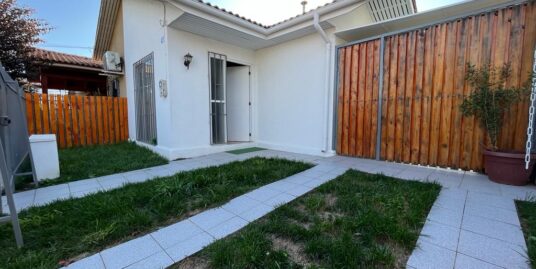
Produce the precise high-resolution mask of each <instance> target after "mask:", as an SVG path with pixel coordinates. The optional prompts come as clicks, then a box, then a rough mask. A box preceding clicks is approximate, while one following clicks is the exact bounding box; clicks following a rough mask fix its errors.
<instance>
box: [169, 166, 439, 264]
mask: <svg viewBox="0 0 536 269" xmlns="http://www.w3.org/2000/svg"><path fill="white" fill-rule="evenodd" d="M440 189H441V187H440V186H439V185H437V184H433V183H421V182H413V181H402V180H398V179H393V178H389V177H386V176H383V175H371V174H366V173H362V172H358V171H354V170H350V171H348V172H346V173H345V174H344V175H342V176H340V177H338V178H337V179H335V180H333V181H331V182H329V183H326V184H324V185H322V186H320V187H319V188H317V189H316V190H314V191H313V192H310V193H308V194H306V195H305V196H302V197H301V198H299V199H297V200H295V201H293V202H291V203H289V204H287V205H284V206H281V207H279V208H278V209H277V210H275V211H273V212H272V213H270V214H269V215H267V216H265V217H264V218H261V219H260V220H258V221H256V222H254V223H252V224H250V225H248V226H246V228H244V229H243V230H241V231H239V232H237V233H235V234H233V235H231V236H229V237H227V238H225V239H222V240H219V241H216V242H215V243H214V244H212V245H210V246H209V247H207V248H206V249H204V250H203V251H201V252H199V253H198V254H196V255H194V256H192V257H189V258H187V259H186V260H184V261H182V262H180V263H178V264H175V265H173V268H303V267H306V268H405V266H406V262H407V259H408V257H409V255H410V254H411V252H412V251H413V249H414V248H415V245H416V242H417V238H418V236H419V233H420V231H421V228H422V226H423V224H424V222H425V219H426V216H427V214H428V212H429V211H430V208H431V207H432V204H433V203H434V201H435V199H436V198H437V196H438V194H439V191H440Z"/></svg>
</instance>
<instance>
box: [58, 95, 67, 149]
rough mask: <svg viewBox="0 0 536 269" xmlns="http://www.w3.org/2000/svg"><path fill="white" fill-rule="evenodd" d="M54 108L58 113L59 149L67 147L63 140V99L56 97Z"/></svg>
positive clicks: (59, 96)
mask: <svg viewBox="0 0 536 269" xmlns="http://www.w3.org/2000/svg"><path fill="white" fill-rule="evenodd" d="M56 107H57V112H58V141H59V142H58V144H59V146H60V148H65V147H67V143H66V139H65V107H64V106H63V97H62V96H61V95H58V96H56Z"/></svg>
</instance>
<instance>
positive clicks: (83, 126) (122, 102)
mask: <svg viewBox="0 0 536 269" xmlns="http://www.w3.org/2000/svg"><path fill="white" fill-rule="evenodd" d="M25 98H26V118H27V122H28V132H29V133H30V135H31V134H56V139H57V141H58V146H59V147H60V148H67V147H75V146H84V145H95V144H108V143H117V142H120V141H125V140H127V139H128V137H129V136H128V113H127V100H126V98H121V97H105V96H74V95H47V94H30V93H26V95H25Z"/></svg>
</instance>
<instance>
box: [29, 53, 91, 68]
mask: <svg viewBox="0 0 536 269" xmlns="http://www.w3.org/2000/svg"><path fill="white" fill-rule="evenodd" d="M32 54H33V56H34V57H35V58H36V59H37V60H41V61H46V62H51V63H58V64H70V65H77V66H83V67H92V68H102V61H97V60H93V59H92V58H88V57H84V56H79V55H73V54H67V53H62V52H57V51H51V50H44V49H38V48H35V50H34V51H33V53H32Z"/></svg>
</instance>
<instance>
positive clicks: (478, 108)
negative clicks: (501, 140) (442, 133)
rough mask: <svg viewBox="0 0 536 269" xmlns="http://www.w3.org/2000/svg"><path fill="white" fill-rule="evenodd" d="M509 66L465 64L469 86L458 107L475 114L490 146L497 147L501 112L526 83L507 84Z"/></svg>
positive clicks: (516, 98)
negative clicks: (517, 84) (469, 91)
mask: <svg viewBox="0 0 536 269" xmlns="http://www.w3.org/2000/svg"><path fill="white" fill-rule="evenodd" d="M511 73H512V72H511V67H510V65H509V64H505V65H503V66H502V67H491V66H489V65H486V66H483V67H480V68H477V67H475V66H474V65H472V64H469V63H468V64H467V71H466V74H465V80H466V81H467V82H468V83H469V85H470V86H471V87H472V88H473V91H472V92H471V94H470V95H469V96H467V97H465V99H464V100H463V103H462V104H461V105H460V110H461V111H462V113H463V115H464V116H475V117H476V118H477V119H479V121H480V124H481V126H482V127H483V128H484V129H485V130H486V131H487V134H488V137H489V140H490V143H491V145H490V147H491V148H490V150H492V151H497V150H498V146H497V140H498V136H499V132H500V130H501V128H502V125H503V117H504V113H505V112H506V111H507V110H508V109H510V107H511V106H512V105H513V104H515V103H517V102H519V101H520V100H521V99H522V97H523V96H525V95H526V93H527V89H528V87H527V86H526V85H525V86H522V87H509V86H506V84H507V83H506V82H507V81H508V79H509V78H510V76H511Z"/></svg>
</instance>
